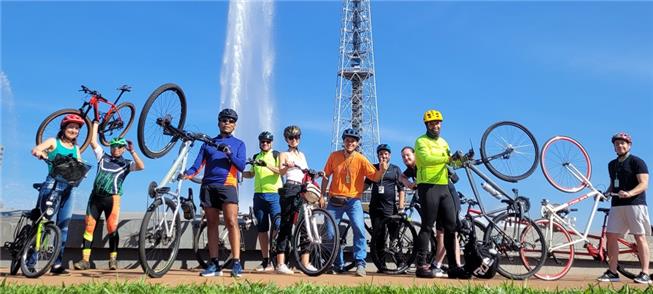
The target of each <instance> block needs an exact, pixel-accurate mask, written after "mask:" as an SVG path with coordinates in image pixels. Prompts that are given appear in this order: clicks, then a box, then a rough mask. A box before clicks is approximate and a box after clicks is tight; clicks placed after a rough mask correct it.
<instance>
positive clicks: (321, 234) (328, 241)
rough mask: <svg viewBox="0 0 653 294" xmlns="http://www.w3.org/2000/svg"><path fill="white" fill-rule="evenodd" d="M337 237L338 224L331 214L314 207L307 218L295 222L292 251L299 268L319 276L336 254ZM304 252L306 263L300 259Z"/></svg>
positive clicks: (329, 266) (309, 274)
mask: <svg viewBox="0 0 653 294" xmlns="http://www.w3.org/2000/svg"><path fill="white" fill-rule="evenodd" d="M307 222H308V226H307V224H306V223H307ZM307 227H308V228H307ZM338 237H339V235H338V226H337V225H336V222H335V220H334V219H333V217H332V216H331V214H329V213H328V212H327V211H326V210H324V209H321V208H314V209H313V210H312V212H311V216H310V217H309V218H308V219H306V218H302V219H301V221H300V222H299V223H298V224H297V227H296V228H295V234H294V235H293V248H292V251H293V252H294V256H295V260H297V266H298V267H299V269H300V270H301V271H302V272H303V273H304V274H306V275H308V276H319V275H321V274H323V273H324V272H325V271H327V270H328V269H330V268H331V266H332V265H333V262H334V261H335V259H336V256H337V254H338V249H339V238H338ZM305 254H308V264H304V262H303V259H302V255H305ZM309 265H311V267H308V266H309Z"/></svg>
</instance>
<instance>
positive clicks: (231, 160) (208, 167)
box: [184, 108, 246, 277]
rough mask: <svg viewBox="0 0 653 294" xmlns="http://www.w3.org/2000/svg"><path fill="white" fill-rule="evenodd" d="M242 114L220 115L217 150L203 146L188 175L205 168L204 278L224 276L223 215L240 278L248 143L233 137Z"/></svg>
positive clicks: (234, 272) (225, 112)
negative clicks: (241, 185)
mask: <svg viewBox="0 0 653 294" xmlns="http://www.w3.org/2000/svg"><path fill="white" fill-rule="evenodd" d="M237 120H238V114H237V113H236V111H235V110H233V109H230V108H225V109H223V110H222V111H220V113H219V114H218V127H219V128H220V134H219V135H218V136H217V137H215V138H213V139H212V141H213V143H215V145H217V148H214V147H211V146H209V145H208V144H206V143H204V144H202V147H201V149H200V152H199V154H197V159H195V163H194V164H193V166H192V167H190V168H189V169H188V170H187V171H186V172H185V173H184V176H185V177H186V178H191V177H193V176H194V175H195V174H197V172H198V171H199V170H200V167H201V166H202V165H205V169H204V177H203V178H202V186H201V188H200V201H201V205H202V208H203V209H204V212H205V214H206V222H207V234H208V243H209V244H208V246H209V255H210V256H211V260H209V261H208V265H207V268H206V269H205V270H204V271H202V272H201V273H200V275H201V276H203V277H214V276H222V270H221V268H220V264H219V260H218V226H219V224H220V211H222V214H223V217H224V221H225V226H226V228H227V230H228V231H229V243H230V244H231V252H232V254H233V267H232V271H231V276H232V277H240V276H241V274H242V271H243V268H242V266H241V264H240V237H241V236H240V231H239V228H238V173H239V172H242V171H243V170H244V169H245V163H246V160H245V156H246V155H245V154H246V153H245V143H243V141H241V140H240V139H237V138H236V137H234V136H233V135H232V133H233V132H234V130H235V129H236V121H237Z"/></svg>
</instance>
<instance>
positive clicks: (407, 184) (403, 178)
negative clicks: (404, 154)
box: [399, 174, 417, 190]
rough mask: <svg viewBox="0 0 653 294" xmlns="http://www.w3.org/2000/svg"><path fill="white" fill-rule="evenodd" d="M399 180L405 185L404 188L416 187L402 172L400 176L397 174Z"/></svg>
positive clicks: (412, 188) (413, 188)
mask: <svg viewBox="0 0 653 294" xmlns="http://www.w3.org/2000/svg"><path fill="white" fill-rule="evenodd" d="M399 181H400V182H401V183H402V184H404V186H406V188H408V189H411V190H415V188H416V187H417V185H415V183H413V182H411V181H410V180H409V179H408V177H407V176H406V175H404V174H401V176H399Z"/></svg>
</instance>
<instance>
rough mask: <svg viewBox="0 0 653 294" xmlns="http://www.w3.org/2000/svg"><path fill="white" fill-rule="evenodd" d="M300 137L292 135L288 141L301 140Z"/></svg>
mask: <svg viewBox="0 0 653 294" xmlns="http://www.w3.org/2000/svg"><path fill="white" fill-rule="evenodd" d="M299 139H300V136H290V137H288V141H291V140H299Z"/></svg>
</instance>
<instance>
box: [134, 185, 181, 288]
mask: <svg viewBox="0 0 653 294" xmlns="http://www.w3.org/2000/svg"><path fill="white" fill-rule="evenodd" d="M175 207H176V205H175V203H174V202H173V201H172V200H169V199H165V202H164V201H163V200H162V199H160V198H159V199H157V200H155V202H154V203H152V205H150V207H149V208H148V210H147V212H146V213H145V216H144V217H143V222H142V223H141V230H140V234H139V240H138V259H139V261H140V263H141V267H142V268H143V272H145V273H146V274H147V275H148V276H150V277H152V278H160V277H162V276H163V275H165V274H166V273H167V272H168V270H170V267H172V264H173V263H174V262H175V258H176V257H177V251H178V250H179V239H180V237H181V220H180V215H179V214H178V213H176V214H175Z"/></svg>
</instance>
